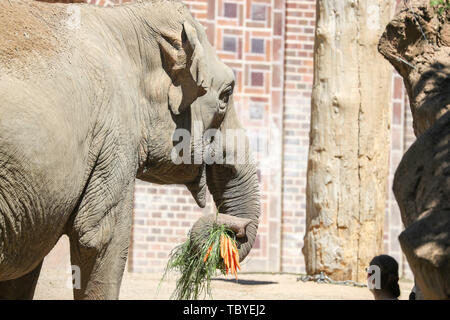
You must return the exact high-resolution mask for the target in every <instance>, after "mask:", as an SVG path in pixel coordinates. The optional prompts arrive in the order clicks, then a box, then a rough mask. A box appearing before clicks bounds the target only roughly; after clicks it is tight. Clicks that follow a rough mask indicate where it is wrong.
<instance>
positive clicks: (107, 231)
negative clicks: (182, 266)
mask: <svg viewBox="0 0 450 320" xmlns="http://www.w3.org/2000/svg"><path fill="white" fill-rule="evenodd" d="M67 21H70V24H68V23H67ZM22 35H24V36H23V37H22ZM1 39H6V42H5V41H3V42H2V40H1ZM234 85H235V77H234V73H233V71H232V70H231V68H229V67H228V66H226V65H225V64H224V63H223V62H222V61H221V60H220V59H219V57H218V56H217V54H216V53H215V51H214V49H213V47H212V46H211V44H210V43H209V42H208V39H207V35H206V32H205V29H204V28H203V27H202V26H201V25H200V24H199V23H198V22H197V21H196V20H195V19H194V18H193V17H192V16H191V14H190V12H189V10H188V8H186V7H185V5H183V4H182V3H181V2H180V1H177V0H147V1H139V2H136V3H126V4H121V5H116V6H114V7H112V8H100V7H98V6H94V5H88V4H76V5H75V4H63V3H44V2H34V1H31V0H11V4H9V3H8V2H7V1H6V2H5V1H3V2H1V3H0V298H2V299H32V298H33V295H34V290H35V286H36V283H37V280H38V277H39V273H40V269H41V266H42V262H43V259H44V257H45V256H46V255H47V254H48V253H49V252H50V250H51V249H52V248H53V247H54V245H55V244H56V242H57V241H58V239H59V238H60V237H61V236H62V235H64V234H65V235H67V236H68V237H69V240H70V241H69V242H70V259H71V264H72V265H76V266H78V267H79V270H80V276H81V279H80V280H81V281H80V287H79V288H74V289H73V294H74V298H75V299H118V297H119V292H120V285H121V280H122V275H123V272H124V268H125V263H126V259H127V254H128V248H129V239H130V234H131V226H132V214H133V194H134V182H135V179H136V178H137V179H140V180H143V181H146V182H150V183H156V184H180V185H185V186H186V187H187V188H188V190H189V191H190V192H191V193H192V195H193V198H194V199H195V201H196V203H197V204H198V205H199V206H200V207H205V202H206V194H207V190H209V192H210V193H211V195H212V198H213V200H214V202H215V204H216V206H217V207H220V213H221V215H222V216H229V217H237V218H243V220H245V221H246V223H245V232H240V236H239V238H238V239H237V240H238V247H239V258H240V260H241V261H242V260H243V259H245V257H246V256H247V255H248V253H249V252H250V250H251V248H252V246H253V243H254V241H255V238H256V233H257V229H258V221H259V216H260V191H259V181H258V175H257V169H256V165H255V163H254V161H252V157H251V148H250V147H249V143H248V138H247V137H245V136H244V137H240V138H239V137H238V138H239V139H238V140H239V141H238V143H237V144H235V143H234V142H235V141H234V140H233V141H231V140H230V138H229V136H228V133H229V132H233V131H236V130H243V126H242V124H241V123H240V121H239V119H238V114H237V112H236V109H235V106H234V100H233V89H234ZM195 128H200V130H201V131H200V133H206V132H207V131H208V130H216V131H215V132H216V133H215V135H212V137H210V139H206V138H203V137H201V138H195V134H194V135H193V136H192V137H190V140H189V141H188V145H189V146H190V148H189V151H188V152H190V153H188V154H187V155H188V157H187V158H188V160H192V159H194V158H196V157H198V156H200V161H182V162H181V163H179V161H174V160H177V159H179V157H180V156H181V154H178V155H177V154H176V152H175V156H174V148H175V146H176V145H177V141H176V139H174V137H175V136H177V132H179V130H184V132H189V133H193V132H194V131H195V130H194V129H195ZM178 142H179V141H178ZM219 142H220V143H219ZM238 145H243V146H244V147H243V150H244V152H238V151H239V150H238V148H237V146H238ZM241 151H242V150H241ZM184 152H185V150H184V149H183V154H182V156H183V158H185V157H186V153H184ZM214 152H215V153H216V155H217V154H220V155H222V156H223V157H225V158H229V157H230V156H234V159H235V161H231V162H224V161H222V162H221V161H214V162H207V161H205V160H204V159H206V157H205V156H206V155H209V154H211V153H214ZM197 160H198V158H197ZM225 220H226V219H225ZM225 220H224V221H225ZM205 224H206V222H205ZM200 229H201V228H200Z"/></svg>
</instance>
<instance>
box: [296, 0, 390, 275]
mask: <svg viewBox="0 0 450 320" xmlns="http://www.w3.org/2000/svg"><path fill="white" fill-rule="evenodd" d="M393 9H394V4H392V3H391V1H381V0H361V1H342V0H317V22H316V39H315V56H314V87H313V94H312V104H311V131H310V149H309V161H308V177H307V204H306V214H307V217H306V235H305V238H304V242H305V244H304V247H303V253H304V255H305V262H306V269H307V272H308V274H317V273H320V272H321V271H323V272H325V273H326V274H327V275H329V276H330V277H331V278H332V279H335V280H355V281H360V282H362V281H365V279H366V272H365V268H366V267H367V266H368V264H369V262H370V260H371V259H372V258H373V257H374V256H375V255H377V254H379V253H381V251H382V244H383V223H384V213H385V201H386V194H387V192H386V191H387V188H386V186H387V177H388V155H389V127H390V115H391V111H390V110H391V108H390V97H391V96H390V92H391V90H390V88H391V79H392V73H391V71H390V66H389V64H388V63H385V61H383V59H382V57H380V55H379V54H378V52H377V43H378V39H379V37H380V35H381V33H382V31H383V29H384V27H385V25H386V24H387V23H388V22H389V20H390V18H391V17H392V15H393Z"/></svg>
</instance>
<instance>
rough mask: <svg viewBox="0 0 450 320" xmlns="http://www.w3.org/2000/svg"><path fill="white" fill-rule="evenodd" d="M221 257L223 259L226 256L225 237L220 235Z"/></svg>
mask: <svg viewBox="0 0 450 320" xmlns="http://www.w3.org/2000/svg"><path fill="white" fill-rule="evenodd" d="M220 256H221V257H222V258H223V257H224V256H225V236H224V235H223V234H221V235H220Z"/></svg>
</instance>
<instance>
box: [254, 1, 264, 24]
mask: <svg viewBox="0 0 450 320" xmlns="http://www.w3.org/2000/svg"><path fill="white" fill-rule="evenodd" d="M251 12H252V20H255V21H265V20H266V6H265V5H263V4H252V11H251Z"/></svg>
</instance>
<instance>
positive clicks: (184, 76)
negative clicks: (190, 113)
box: [158, 22, 207, 115]
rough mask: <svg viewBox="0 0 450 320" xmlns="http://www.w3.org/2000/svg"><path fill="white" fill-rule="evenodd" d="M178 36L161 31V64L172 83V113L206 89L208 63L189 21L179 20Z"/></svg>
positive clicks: (170, 94)
mask: <svg viewBox="0 0 450 320" xmlns="http://www.w3.org/2000/svg"><path fill="white" fill-rule="evenodd" d="M182 27H183V29H182V32H181V37H177V36H174V35H173V34H172V35H167V34H164V35H161V37H160V38H159V41H158V43H159V47H160V50H161V55H162V58H163V68H164V69H165V70H166V72H167V74H168V75H169V76H170V78H171V80H172V83H171V84H170V86H169V89H168V104H169V108H170V110H171V111H172V113H173V114H176V115H178V114H180V113H182V112H183V111H185V110H186V108H187V107H188V106H189V105H191V103H192V102H194V101H195V99H197V97H198V96H199V93H200V91H201V90H202V89H206V85H205V84H206V76H207V66H206V59H205V58H206V57H205V54H204V50H203V46H202V44H201V43H200V40H199V38H198V34H197V31H196V30H195V28H194V27H193V26H192V25H191V24H190V23H189V22H184V23H183V24H182Z"/></svg>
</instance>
